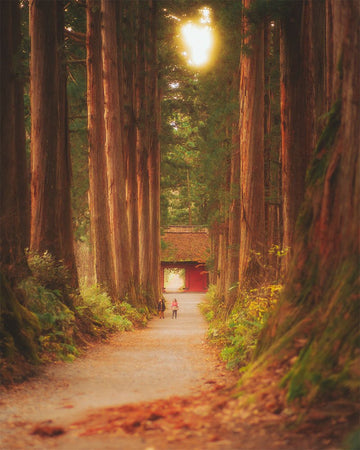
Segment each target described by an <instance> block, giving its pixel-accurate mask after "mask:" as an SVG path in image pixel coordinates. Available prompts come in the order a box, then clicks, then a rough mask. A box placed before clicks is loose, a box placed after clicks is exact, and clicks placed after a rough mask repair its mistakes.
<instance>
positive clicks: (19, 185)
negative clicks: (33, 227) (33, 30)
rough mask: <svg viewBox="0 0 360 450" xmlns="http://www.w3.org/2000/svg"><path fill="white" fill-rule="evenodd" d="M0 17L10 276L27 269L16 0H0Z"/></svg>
mask: <svg viewBox="0 0 360 450" xmlns="http://www.w3.org/2000/svg"><path fill="white" fill-rule="evenodd" d="M0 21H1V22H0V24H1V25H0V33H1V35H0V64H1V71H0V98H1V102H0V142H1V145H0V266H1V270H2V271H4V273H6V274H7V275H8V276H10V277H11V278H13V277H19V276H21V273H23V271H24V269H25V270H26V262H25V255H24V249H25V248H26V247H27V246H28V245H29V225H30V211H29V203H30V196H29V188H28V170H27V162H26V149H25V124H24V100H23V95H24V88H23V80H22V79H21V73H20V65H19V57H20V54H19V52H20V42H21V34H20V7H19V2H17V1H3V2H1V4H0Z"/></svg>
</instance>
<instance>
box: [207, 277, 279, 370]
mask: <svg viewBox="0 0 360 450" xmlns="http://www.w3.org/2000/svg"><path fill="white" fill-rule="evenodd" d="M280 290H281V285H278V284H273V285H272V284H271V285H267V286H263V287H262V288H259V289H252V290H245V291H243V292H241V294H240V296H239V298H238V299H237V301H236V303H235V306H234V307H233V309H232V311H231V313H230V314H229V316H228V317H227V318H225V319H224V315H223V314H222V310H223V303H222V300H221V299H219V298H218V296H217V294H216V290H215V289H213V288H211V289H209V292H208V296H207V302H206V303H204V304H203V305H202V306H201V309H202V312H203V314H204V316H205V318H206V319H207V321H208V322H209V329H208V337H209V339H210V340H211V341H212V342H214V343H216V344H217V345H219V346H220V347H221V348H222V350H221V357H222V358H223V359H224V360H225V361H227V364H228V367H229V368H231V369H233V368H240V367H243V366H245V365H247V364H248V363H249V361H250V359H251V357H252V355H253V351H254V349H255V346H256V343H257V339H258V336H259V333H260V331H261V329H262V328H263V326H264V323H265V321H266V318H267V316H268V314H269V312H270V311H271V310H272V309H273V308H274V306H275V304H276V303H277V301H278V299H279V295H280Z"/></svg>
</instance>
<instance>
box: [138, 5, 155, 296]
mask: <svg viewBox="0 0 360 450" xmlns="http://www.w3.org/2000/svg"><path fill="white" fill-rule="evenodd" d="M148 15H149V5H148V2H143V3H142V5H141V7H140V10H139V27H138V38H137V45H138V47H137V48H138V52H137V77H136V78H137V79H136V83H137V86H136V97H137V123H138V130H137V147H138V155H139V160H138V164H139V166H138V188H139V239H140V280H141V284H142V287H143V289H144V290H145V293H146V296H147V297H148V299H150V298H151V297H152V296H153V292H152V286H151V276H150V274H151V262H152V261H151V247H150V240H149V230H150V227H151V224H150V223H151V222H150V220H151V219H150V180H149V144H150V139H149V123H150V112H149V85H148V83H149V80H148V76H147V73H146V70H147V64H148V61H147V51H148V45H149V43H148V42H147V37H148V29H147V26H148V24H147V21H148Z"/></svg>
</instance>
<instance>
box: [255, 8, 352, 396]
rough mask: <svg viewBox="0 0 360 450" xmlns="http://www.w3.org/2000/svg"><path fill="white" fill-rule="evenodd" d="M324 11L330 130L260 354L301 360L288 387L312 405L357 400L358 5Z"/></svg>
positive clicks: (319, 150)
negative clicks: (326, 397)
mask: <svg viewBox="0 0 360 450" xmlns="http://www.w3.org/2000/svg"><path fill="white" fill-rule="evenodd" d="M311 3H312V5H311V6H317V2H315V1H314V2H311ZM325 6H326V15H325V17H326V28H325V34H324V36H325V41H326V63H325V66H324V67H325V71H324V74H325V75H326V77H325V79H326V80H327V83H326V89H324V91H323V93H326V96H325V95H324V98H325V99H326V103H327V105H326V109H327V111H328V114H327V123H326V126H325V127H324V130H323V132H322V134H321V137H320V139H319V140H318V143H317V145H316V148H315V152H314V154H313V157H312V161H311V163H310V165H309V169H308V173H307V179H306V194H305V202H304V204H303V206H302V211H301V214H300V216H299V217H298V222H297V226H296V231H295V236H296V238H295V246H294V258H293V260H292V264H291V268H290V271H289V276H288V279H287V282H286V285H285V290H284V294H283V297H282V302H281V304H280V306H279V309H278V311H277V313H276V314H274V316H273V317H271V319H270V320H269V321H268V323H267V325H266V328H265V330H264V332H263V334H262V337H261V339H260V342H259V345H258V349H257V350H258V354H263V353H264V352H265V351H267V350H268V349H269V347H271V348H270V350H269V351H268V352H267V353H266V355H264V356H265V357H262V358H261V361H262V363H261V362H260V364H266V365H267V364H272V363H273V361H274V358H272V357H270V354H273V355H277V357H276V358H282V357H283V356H284V355H289V354H291V355H296V357H295V358H294V357H293V358H292V360H293V361H294V360H295V362H294V363H291V364H289V368H288V369H287V374H286V375H285V374H284V373H283V374H282V377H283V380H285V383H284V384H283V386H284V387H286V388H287V389H288V397H289V398H290V399H294V398H296V397H303V398H304V397H305V398H307V400H309V401H311V402H313V401H314V399H315V398H316V396H319V395H321V394H322V393H323V392H324V388H325V389H326V387H330V389H331V392H332V393H335V392H338V390H337V388H338V387H339V386H340V387H341V388H342V390H341V395H344V396H345V395H346V398H353V396H357V395H358V342H359V320H358V317H359V316H358V312H359V260H360V234H359V222H360V207H359V205H360V159H359V142H360V131H359V126H358V124H359V121H360V96H359V92H360V77H359V73H360V58H359V54H360V27H359V23H360V4H359V2H357V1H348V0H327V1H326V5H325ZM322 17H324V16H321V18H320V19H322ZM308 23H311V21H309V22H308ZM299 342H300V345H299ZM284 375H285V376H284ZM344 386H346V390H345V389H344Z"/></svg>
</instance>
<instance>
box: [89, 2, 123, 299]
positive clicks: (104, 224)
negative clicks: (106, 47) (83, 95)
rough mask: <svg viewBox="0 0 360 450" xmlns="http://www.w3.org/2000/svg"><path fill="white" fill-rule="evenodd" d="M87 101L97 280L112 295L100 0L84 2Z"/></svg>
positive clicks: (112, 274) (112, 273) (91, 205)
mask: <svg viewBox="0 0 360 450" xmlns="http://www.w3.org/2000/svg"><path fill="white" fill-rule="evenodd" d="M87 104H88V140H89V209H90V229H91V244H92V251H93V259H94V269H95V270H94V272H95V279H96V282H97V283H99V284H100V285H102V286H104V287H105V288H106V289H107V291H108V293H109V295H110V296H111V297H112V298H113V299H115V296H116V289H115V273H114V262H113V255H112V253H111V242H110V223H109V206H108V203H107V201H104V199H106V198H107V192H108V185H107V174H106V155H105V124H104V92H103V84H102V60H101V15H100V0H88V3H87Z"/></svg>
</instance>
